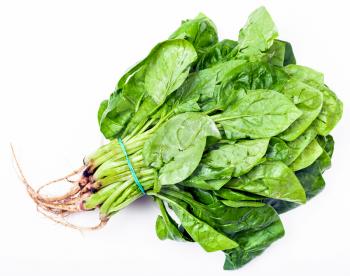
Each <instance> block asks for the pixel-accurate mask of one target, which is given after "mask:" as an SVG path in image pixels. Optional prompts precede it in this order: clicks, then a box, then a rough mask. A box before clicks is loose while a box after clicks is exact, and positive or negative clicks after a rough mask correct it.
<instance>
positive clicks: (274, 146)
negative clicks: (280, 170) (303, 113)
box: [266, 126, 317, 165]
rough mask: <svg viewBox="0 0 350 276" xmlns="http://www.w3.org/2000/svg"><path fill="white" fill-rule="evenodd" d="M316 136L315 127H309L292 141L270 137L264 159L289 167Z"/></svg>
mask: <svg viewBox="0 0 350 276" xmlns="http://www.w3.org/2000/svg"><path fill="white" fill-rule="evenodd" d="M316 136H317V131H316V129H315V127H314V126H310V127H309V128H308V129H307V130H306V131H304V133H303V134H301V135H300V136H299V137H298V138H297V139H295V140H294V141H290V142H286V141H283V140H282V139H280V138H278V137H272V138H271V140H270V144H269V147H268V150H267V154H266V157H267V158H268V160H275V161H283V162H284V163H285V164H286V165H290V164H291V163H293V161H294V160H295V159H297V158H298V156H299V155H300V154H301V153H302V152H303V151H304V150H305V148H306V147H307V146H308V145H309V144H310V143H311V142H312V140H313V139H315V137H316Z"/></svg>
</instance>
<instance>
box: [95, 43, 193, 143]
mask: <svg viewBox="0 0 350 276" xmlns="http://www.w3.org/2000/svg"><path fill="white" fill-rule="evenodd" d="M196 58H197V55H196V52H195V50H194V48H193V46H192V45H191V44H190V43H189V42H187V41H185V40H180V39H177V40H168V41H165V42H163V43H160V44H158V45H157V46H156V47H155V48H154V49H153V50H152V51H151V53H150V54H149V56H148V57H147V58H146V59H147V62H145V63H142V65H140V68H137V71H136V72H135V73H134V74H133V75H131V76H130V77H129V78H128V81H127V82H126V83H125V81H122V83H121V84H120V85H123V89H122V90H121V91H120V90H116V91H115V92H114V93H113V94H112V95H111V97H110V99H109V101H108V104H106V102H105V101H104V102H102V104H101V106H100V110H99V114H100V115H99V116H98V117H99V124H100V129H101V132H102V133H103V134H104V136H105V137H106V138H108V139H111V138H114V137H116V136H118V135H119V134H120V132H121V131H122V130H124V128H125V125H126V124H127V123H128V122H129V120H131V121H130V122H129V124H128V126H127V130H126V131H125V130H124V131H125V132H127V131H128V130H130V129H133V128H134V127H136V125H138V124H139V123H140V122H142V121H143V120H145V119H147V118H148V116H149V115H151V114H152V113H153V112H154V111H155V110H156V109H157V108H158V107H159V106H160V105H161V104H162V103H163V102H164V101H165V99H166V97H167V96H168V95H169V94H171V93H172V92H173V91H174V90H176V89H177V88H178V87H179V86H180V85H181V84H182V82H183V81H184V80H185V79H186V77H187V75H188V71H189V69H190V64H191V63H192V62H193V61H194V60H195V59H196ZM135 70H136V69H135Z"/></svg>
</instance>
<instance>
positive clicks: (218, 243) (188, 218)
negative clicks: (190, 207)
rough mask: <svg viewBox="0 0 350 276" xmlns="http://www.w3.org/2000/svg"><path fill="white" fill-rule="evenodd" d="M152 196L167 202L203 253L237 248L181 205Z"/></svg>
mask: <svg viewBox="0 0 350 276" xmlns="http://www.w3.org/2000/svg"><path fill="white" fill-rule="evenodd" d="M154 196H156V197H158V198H160V199H162V200H164V201H166V202H168V204H169V206H171V208H172V209H173V211H174V212H175V214H176V215H177V217H178V218H179V220H180V221H181V225H182V226H183V227H184V229H186V231H187V233H188V234H189V235H190V236H191V238H192V239H193V240H194V241H196V242H198V243H199V244H200V245H201V246H202V247H203V249H204V250H205V251H207V252H213V251H218V250H225V249H230V248H235V247H237V246H238V244H237V243H236V242H235V241H234V240H232V239H230V238H229V237H227V236H225V235H224V234H222V233H220V232H218V231H217V230H215V229H214V228H213V227H211V226H210V225H209V224H207V223H205V222H204V221H202V220H200V219H198V218H197V217H196V216H194V215H192V214H191V213H190V212H189V211H187V210H186V209H185V208H184V207H183V205H182V204H179V203H178V202H177V201H176V200H174V199H172V198H171V197H167V196H164V195H161V194H154Z"/></svg>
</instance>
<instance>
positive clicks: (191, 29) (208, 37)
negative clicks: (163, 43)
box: [170, 13, 218, 52]
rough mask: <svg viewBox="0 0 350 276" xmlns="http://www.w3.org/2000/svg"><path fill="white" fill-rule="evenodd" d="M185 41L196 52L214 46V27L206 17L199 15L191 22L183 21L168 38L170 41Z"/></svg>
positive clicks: (216, 36) (216, 35) (216, 39)
mask: <svg viewBox="0 0 350 276" xmlns="http://www.w3.org/2000/svg"><path fill="white" fill-rule="evenodd" d="M178 38H181V39H186V40H187V41H189V42H190V43H191V44H192V45H193V46H194V47H195V49H196V50H197V51H198V52H201V51H203V50H204V49H205V48H206V47H210V46H211V45H214V44H215V43H217V41H218V34H217V31H216V26H215V24H214V23H213V21H211V20H210V19H209V18H208V17H207V16H205V15H204V14H203V13H200V14H199V15H198V16H197V17H196V18H194V19H192V20H185V21H183V22H182V24H181V26H180V27H179V28H178V29H177V30H176V31H175V32H174V33H173V34H172V35H171V36H170V39H178Z"/></svg>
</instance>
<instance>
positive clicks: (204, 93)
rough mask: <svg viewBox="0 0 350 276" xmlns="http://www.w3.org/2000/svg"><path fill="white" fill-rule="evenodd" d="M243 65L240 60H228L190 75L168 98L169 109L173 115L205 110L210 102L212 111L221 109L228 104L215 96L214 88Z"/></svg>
mask: <svg viewBox="0 0 350 276" xmlns="http://www.w3.org/2000/svg"><path fill="white" fill-rule="evenodd" d="M244 63H245V61H242V60H230V61H227V62H223V63H221V64H217V65H215V66H213V67H211V68H209V69H205V70H201V71H199V72H195V73H192V74H190V75H189V77H188V78H187V80H186V81H185V82H184V83H183V84H182V85H181V87H179V89H178V90H177V91H176V92H175V93H174V94H172V95H171V97H169V100H168V101H167V104H168V105H169V106H170V107H169V108H170V109H171V110H172V111H173V112H174V113H181V112H187V111H199V110H200V109H202V110H207V108H206V107H205V106H206V105H208V104H209V103H210V102H214V104H213V105H212V106H211V108H213V109H220V108H223V106H224V105H226V104H229V102H228V99H227V98H222V97H221V96H222V95H220V94H217V95H216V92H217V90H216V87H217V85H218V84H219V83H221V82H222V81H223V80H224V79H225V78H227V76H228V75H231V72H233V71H234V70H235V69H236V68H237V67H239V66H240V65H242V64H244ZM224 102H225V103H224Z"/></svg>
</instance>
